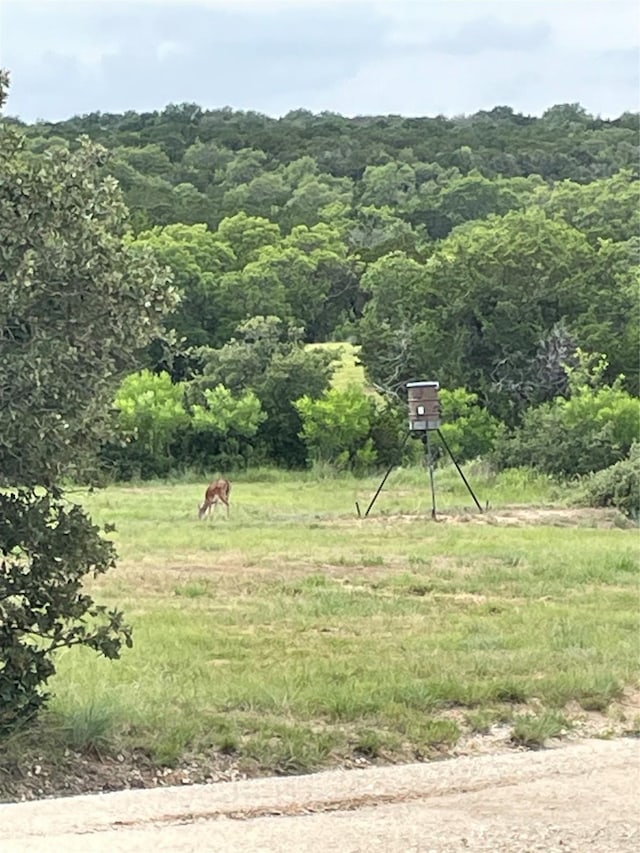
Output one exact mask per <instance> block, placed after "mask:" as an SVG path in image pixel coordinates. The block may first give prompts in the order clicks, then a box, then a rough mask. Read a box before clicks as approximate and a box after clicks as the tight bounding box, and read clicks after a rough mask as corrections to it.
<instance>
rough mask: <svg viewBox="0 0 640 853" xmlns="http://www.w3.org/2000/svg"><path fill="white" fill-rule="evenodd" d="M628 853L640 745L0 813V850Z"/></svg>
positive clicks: (620, 743)
mask: <svg viewBox="0 0 640 853" xmlns="http://www.w3.org/2000/svg"><path fill="white" fill-rule="evenodd" d="M26 850H28V851H29V853H45V851H46V853H51V851H55V853H76V851H77V852H78V853H80V851H82V853H103V851H104V852H105V853H106V851H109V853H149V851H153V853H160V851H172V853H186V851H198V853H202V851H216V853H226V851H228V853H235V851H238V853H239V851H242V853H258V851H260V852H261V853H264V851H270V853H276V852H277V853H293V852H294V851H295V853H333V851H335V853H337V851H340V853H365V851H366V853H383V851H384V853H409V851H416V853H417V851H420V853H432V851H433V853H436V851H437V853H454V851H455V853H460V851H486V853H489V851H491V853H506V851H509V853H512V851H514V852H515V851H517V853H527V851H547V853H549V852H551V853H553V851H557V853H568V851H572V853H574V852H575V853H577V852H578V851H580V853H583V851H591V853H626V851H632V850H633V851H634V853H635V851H636V850H640V741H638V740H635V739H620V740H613V741H605V740H590V741H579V742H576V743H571V744H568V745H563V746H560V747H557V748H553V749H549V750H544V751H541V752H513V753H508V754H498V755H482V756H477V757H464V758H455V759H451V760H446V761H440V762H435V763H433V762H432V763H429V764H411V765H404V766H401V767H398V766H396V767H384V768H368V769H366V770H349V771H330V772H325V773H318V774H315V775H312V776H302V777H288V778H269V779H256V780H251V781H246V782H227V783H219V784H216V785H196V786H190V787H182V788H163V789H154V790H136V791H122V792H118V793H113V794H100V795H93V796H83V797H70V798H66V799H56V800H41V801H38V802H25V803H15V804H13V803H12V804H7V805H0V853H14V851H15V853H24V851H26Z"/></svg>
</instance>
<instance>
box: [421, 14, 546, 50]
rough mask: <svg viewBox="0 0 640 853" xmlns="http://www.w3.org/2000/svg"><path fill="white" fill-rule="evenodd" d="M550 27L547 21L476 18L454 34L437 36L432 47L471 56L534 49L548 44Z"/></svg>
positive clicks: (431, 44)
mask: <svg viewBox="0 0 640 853" xmlns="http://www.w3.org/2000/svg"><path fill="white" fill-rule="evenodd" d="M550 37H551V26H550V25H549V24H548V23H545V22H544V21H535V22H532V23H526V24H522V25H517V24H515V25H514V24H509V23H505V22H504V21H499V20H498V19H497V18H494V17H490V18H476V19H474V20H472V21H469V22H468V23H465V24H463V25H462V26H461V27H459V29H458V30H457V32H456V33H454V34H453V35H451V36H445V37H443V38H439V39H434V40H433V41H431V42H430V43H429V47H431V48H432V49H433V50H437V51H440V52H442V53H450V54H454V55H459V56H472V55H474V54H478V53H487V52H492V51H498V52H500V51H532V50H536V49H538V48H541V47H543V46H545V45H547V44H548V43H549V40H550Z"/></svg>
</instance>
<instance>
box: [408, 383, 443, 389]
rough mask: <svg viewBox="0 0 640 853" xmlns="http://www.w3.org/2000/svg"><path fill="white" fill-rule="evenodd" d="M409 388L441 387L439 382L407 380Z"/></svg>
mask: <svg viewBox="0 0 640 853" xmlns="http://www.w3.org/2000/svg"><path fill="white" fill-rule="evenodd" d="M406 387H407V388H439V387H440V383H439V382H407V385H406Z"/></svg>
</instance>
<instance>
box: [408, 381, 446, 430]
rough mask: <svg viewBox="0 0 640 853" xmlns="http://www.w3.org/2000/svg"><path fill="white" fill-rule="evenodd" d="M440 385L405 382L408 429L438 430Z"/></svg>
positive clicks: (439, 421)
mask: <svg viewBox="0 0 640 853" xmlns="http://www.w3.org/2000/svg"><path fill="white" fill-rule="evenodd" d="M439 393H440V383H438V382H407V401H408V404H409V429H410V430H411V432H427V430H432V429H434V430H435V429H440V423H441V419H440V398H439Z"/></svg>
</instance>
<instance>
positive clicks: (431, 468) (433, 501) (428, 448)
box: [356, 427, 483, 519]
mask: <svg viewBox="0 0 640 853" xmlns="http://www.w3.org/2000/svg"><path fill="white" fill-rule="evenodd" d="M432 432H437V433H438V437H439V438H440V441H441V442H442V444H443V447H444V449H445V450H446V451H447V453H448V454H449V456H450V457H451V461H452V462H453V464H454V465H455V466H456V470H457V471H458V474H460V477H461V478H462V482H463V483H464V484H465V486H466V487H467V490H468V492H469V494H470V495H471V497H472V498H473V500H474V502H475V505H476V506H477V507H478V510H479V511H480V512H482V511H483V510H482V506H481V505H480V502H479V500H478V498H477V497H476V495H475V492H474V491H473V489H472V488H471V486H470V485H469V481H468V480H467V478H466V477H465V475H464V472H463V470H462V468H461V467H460V465H459V464H458V461H457V459H456V458H455V456H454V455H453V453H452V452H451V448H450V447H449V445H448V443H447V440H446V438H445V437H444V435H443V434H442V432H441V431H440V428H439V427H438V428H437V429H434V430H431V429H427V430H425V431H424V434H423V436H422V441H423V443H424V446H425V452H426V457H427V466H428V468H429V482H430V485H431V518H434V519H435V517H436V489H435V477H434V458H433V447H432V443H431V439H430V433H432ZM410 435H411V433H407V435H406V436H405V439H404V441H403V442H402V445H401V447H400V450H403V449H404V446H405V444H406V443H407V439H408V438H409V436H410ZM395 467H396V466H395V465H390V466H389V467H388V468H387V470H386V472H385V475H384V477H383V478H382V482H381V483H380V485H379V486H378V488H377V490H376V493H375V494H374V496H373V497H372V498H371V502H370V503H369V506H368V507H367V508H366V510H365V511H364V515H363V514H362V513H361V512H360V505H359V504H358V502H357V501H356V510H357V511H358V515H359V516H360V517H361V518H366V517H367V516H368V515H369V513H370V512H371V508H372V507H373V505H374V503H375V502H376V500H377V498H378V495H379V494H380V492H381V491H382V488H383V486H384V484H385V483H386V482H387V478H388V477H389V474H390V473H391V472H392V471H393V469H394V468H395Z"/></svg>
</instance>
